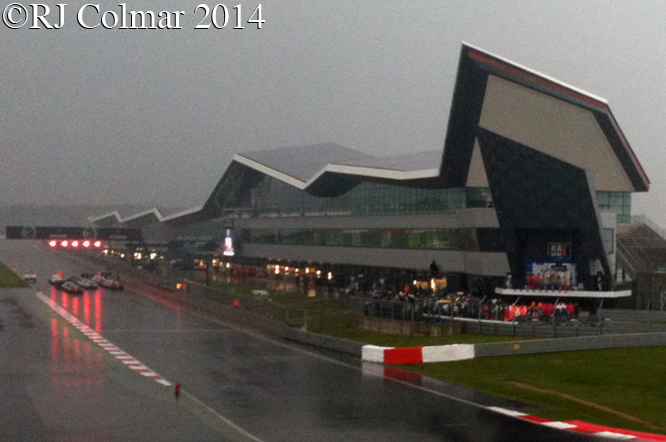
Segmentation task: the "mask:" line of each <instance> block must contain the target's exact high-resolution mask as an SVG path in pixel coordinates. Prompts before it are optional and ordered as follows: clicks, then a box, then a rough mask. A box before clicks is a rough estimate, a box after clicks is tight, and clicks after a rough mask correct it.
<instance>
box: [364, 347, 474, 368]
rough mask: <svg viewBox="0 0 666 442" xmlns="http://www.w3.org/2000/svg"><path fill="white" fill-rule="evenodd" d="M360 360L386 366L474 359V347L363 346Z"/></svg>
mask: <svg viewBox="0 0 666 442" xmlns="http://www.w3.org/2000/svg"><path fill="white" fill-rule="evenodd" d="M361 357H362V359H363V360H364V361H369V362H382V363H386V364H422V363H424V362H449V361H461V360H464V359H474V345H472V344H452V345H432V346H426V347H402V348H400V347H399V348H395V347H378V346H375V345H364V346H363V351H362V356H361Z"/></svg>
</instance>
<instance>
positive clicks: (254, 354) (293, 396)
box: [0, 241, 597, 442]
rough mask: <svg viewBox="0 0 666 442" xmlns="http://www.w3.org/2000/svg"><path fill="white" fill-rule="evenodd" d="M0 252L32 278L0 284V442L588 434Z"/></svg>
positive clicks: (25, 251)
mask: <svg viewBox="0 0 666 442" xmlns="http://www.w3.org/2000/svg"><path fill="white" fill-rule="evenodd" d="M0 259H2V260H3V262H5V263H6V264H8V265H9V264H11V263H17V264H18V265H19V267H18V272H19V273H23V272H27V271H32V272H35V273H37V275H38V281H37V283H36V285H35V288H34V289H31V290H17V289H15V290H9V289H5V290H0V352H1V354H2V359H1V360H0V389H1V390H0V391H2V392H3V400H2V401H1V402H0V404H2V405H0V412H1V413H0V440H3V441H4V440H7V441H58V442H60V441H102V442H106V441H123V442H125V441H209V440H210V441H213V440H215V441H227V440H229V441H257V440H259V441H266V442H273V441H284V442H301V441H368V442H373V441H378V442H379V441H382V442H383V441H401V442H402V441H409V442H420V441H516V440H534V441H577V440H588V441H589V440H597V439H596V438H592V437H588V436H585V435H580V434H574V433H568V432H563V431H560V430H555V429H551V428H548V427H544V426H538V425H533V424H531V423H529V422H525V421H519V420H517V419H514V418H510V417H507V416H503V415H500V414H497V413H494V412H491V411H488V410H487V409H485V408H483V407H481V406H478V405H475V404H473V403H472V401H475V402H478V401H480V402H483V403H484V405H493V404H492V401H493V400H492V399H488V398H484V397H482V396H479V397H475V396H473V395H471V396H470V394H469V393H468V392H467V393H464V394H465V399H464V400H457V399H454V398H452V397H451V396H450V392H451V389H450V388H449V387H447V386H445V385H444V384H443V383H439V382H437V381H434V380H429V379H412V378H410V376H408V375H407V376H403V375H402V374H401V372H400V371H398V370H395V371H393V370H390V369H389V370H388V371H386V370H385V369H384V367H382V366H378V365H376V364H369V365H364V364H361V362H360V361H359V360H358V359H357V358H353V357H349V356H346V355H341V354H337V353H331V352H322V351H319V350H317V349H313V348H309V347H302V346H299V345H297V344H292V343H288V342H285V341H276V340H271V339H268V338H265V337H262V336H259V335H256V334H253V333H251V332H247V331H242V330H239V329H236V328H234V327H232V326H231V325H228V324H225V323H223V322H220V321H216V320H213V319H210V318H204V317H201V316H198V315H195V314H193V313H192V312H188V311H187V310H186V309H184V308H182V307H180V306H179V305H177V304H174V303H171V302H167V301H162V300H161V299H160V298H159V297H157V296H155V294H154V293H146V292H145V290H143V289H140V288H137V287H134V286H132V284H128V285H127V286H126V288H125V290H124V291H117V292H113V291H106V290H105V289H97V290H95V291H86V292H85V293H84V294H83V295H74V296H72V295H67V294H64V293H62V292H60V291H58V290H55V289H54V288H52V287H51V286H49V285H48V284H47V279H48V277H49V276H50V275H52V274H53V273H55V272H57V271H63V272H64V273H65V276H69V275H73V274H80V273H81V272H97V271H98V270H102V269H100V268H99V266H98V265H95V264H92V263H91V262H90V261H88V260H87V259H86V258H85V257H83V256H82V255H74V254H72V253H68V252H63V251H54V250H50V249H49V248H48V247H47V246H45V245H43V244H41V243H38V242H30V241H0ZM36 290H39V291H41V292H42V293H43V294H44V295H45V298H44V299H45V301H46V302H44V301H43V300H41V299H40V298H39V297H38V296H36V295H35V292H36ZM151 292H152V291H151ZM49 304H50V305H49ZM60 308H62V309H63V311H66V312H67V313H68V314H69V315H71V316H73V317H74V318H75V319H78V321H80V322H79V323H78V324H79V328H77V327H75V326H73V325H72V324H71V323H70V322H68V321H67V320H65V319H64V318H63V317H61V316H60V315H59V314H57V313H56V311H54V309H56V310H58V309H60ZM81 327H84V328H81ZM81 330H84V331H86V332H87V334H84V333H82V331H81ZM93 332H94V333H97V334H99V335H101V336H102V337H103V338H104V339H106V340H107V341H109V343H111V344H113V345H114V346H115V347H117V348H119V349H120V351H121V353H118V352H116V351H115V350H114V352H115V353H116V355H115V356H114V354H111V353H109V351H107V350H105V349H103V348H102V347H100V346H99V345H98V343H95V342H93V340H92V339H91V337H90V336H93ZM96 340H98V341H99V339H96ZM105 346H106V347H107V349H108V348H110V346H109V345H106V344H105ZM118 354H128V355H131V357H133V358H134V359H136V360H138V361H140V363H141V365H142V366H143V367H147V368H148V369H149V370H148V371H149V372H152V373H156V374H158V375H159V377H158V376H153V378H151V377H148V376H146V375H144V376H142V375H141V373H139V372H137V371H135V370H133V369H132V368H131V367H129V366H128V364H126V363H124V362H123V360H122V359H118V358H117V357H116V356H117V355H118ZM388 372H390V373H391V377H389V376H386V373H388ZM156 379H157V380H162V383H160V382H158V381H157V380H156ZM175 383H180V384H181V385H182V393H181V395H180V398H179V400H176V399H175V395H174V385H173V384H175ZM166 384H169V385H166ZM497 405H502V404H500V403H498V404H497Z"/></svg>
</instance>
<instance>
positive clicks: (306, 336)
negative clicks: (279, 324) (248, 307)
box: [284, 328, 363, 356]
mask: <svg viewBox="0 0 666 442" xmlns="http://www.w3.org/2000/svg"><path fill="white" fill-rule="evenodd" d="M284 338H285V339H288V340H291V341H297V342H301V343H304V344H310V345H315V346H317V347H324V348H328V349H331V350H337V351H341V352H344V353H349V354H352V355H356V356H361V352H362V349H363V344H361V343H359V342H353V341H347V340H345V339H340V338H334V337H331V336H324V335H318V334H315V333H308V332H305V331H302V330H297V329H295V328H288V329H286V330H285V332H284Z"/></svg>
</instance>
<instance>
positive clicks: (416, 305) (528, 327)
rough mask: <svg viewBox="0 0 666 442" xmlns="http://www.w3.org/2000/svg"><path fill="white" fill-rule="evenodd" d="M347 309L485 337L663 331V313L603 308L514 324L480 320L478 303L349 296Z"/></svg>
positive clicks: (665, 322) (665, 328)
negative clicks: (582, 315) (456, 327)
mask: <svg viewBox="0 0 666 442" xmlns="http://www.w3.org/2000/svg"><path fill="white" fill-rule="evenodd" d="M351 306H352V310H353V312H354V314H356V315H365V316H373V317H377V318H382V319H393V320H401V321H423V322H451V321H455V322H462V323H463V332H464V333H476V334H486V335H502V336H518V337H533V338H562V337H578V336H596V335H604V334H632V333H661V332H666V312H651V311H632V310H607V309H606V310H603V312H599V314H598V315H596V316H594V317H588V318H586V319H584V320H580V321H579V320H576V319H572V318H567V317H561V318H554V317H550V318H546V319H544V320H540V321H535V320H532V319H530V318H527V317H523V318H519V319H518V320H516V321H490V320H484V319H481V318H480V315H479V313H480V309H479V308H478V303H477V304H476V305H469V306H467V307H466V308H461V307H460V306H458V307H456V306H455V305H454V304H453V303H449V304H444V305H442V304H439V305H436V304H434V303H433V302H432V301H431V300H425V301H423V300H421V301H419V300H416V301H415V302H413V303H411V302H408V301H387V300H378V299H372V298H363V297H352V298H351ZM616 314H617V317H616ZM624 321H627V322H624ZM659 321H663V323H660V322H659Z"/></svg>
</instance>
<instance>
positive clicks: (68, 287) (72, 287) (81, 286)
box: [49, 273, 125, 294]
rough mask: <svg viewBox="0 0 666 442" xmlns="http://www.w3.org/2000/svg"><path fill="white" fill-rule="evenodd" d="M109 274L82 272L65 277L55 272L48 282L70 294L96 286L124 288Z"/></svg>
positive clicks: (112, 288) (114, 288)
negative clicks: (92, 274)
mask: <svg viewBox="0 0 666 442" xmlns="http://www.w3.org/2000/svg"><path fill="white" fill-rule="evenodd" d="M110 276H111V275H110V274H109V273H100V274H97V275H94V276H91V275H90V274H87V273H83V274H82V275H81V276H72V277H70V278H65V277H64V276H63V275H62V274H55V275H53V276H51V278H49V284H51V285H52V286H55V287H57V288H59V289H60V290H62V291H64V292H67V293H70V294H79V293H83V292H84V291H85V290H91V289H96V288H97V287H103V288H105V289H110V290H122V289H123V288H125V286H124V285H123V284H122V283H121V282H120V281H117V280H115V279H111V277H110Z"/></svg>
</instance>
